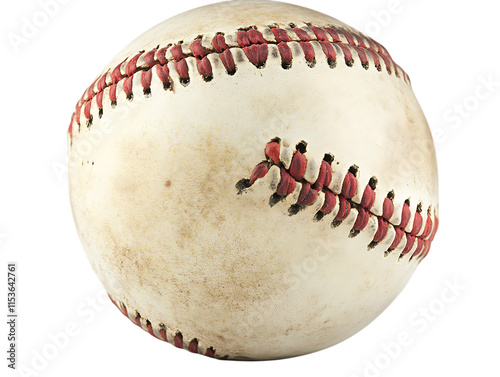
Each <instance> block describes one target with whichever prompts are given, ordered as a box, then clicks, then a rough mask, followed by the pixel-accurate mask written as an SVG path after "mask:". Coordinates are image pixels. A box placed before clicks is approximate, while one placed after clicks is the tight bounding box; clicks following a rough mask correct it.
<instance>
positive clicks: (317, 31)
mask: <svg viewBox="0 0 500 377" xmlns="http://www.w3.org/2000/svg"><path fill="white" fill-rule="evenodd" d="M231 37H232V36H227V37H226V36H225V35H224V34H222V33H217V34H216V35H215V36H214V37H213V38H212V40H211V43H210V46H207V47H205V46H204V45H203V44H204V42H205V40H204V39H203V37H202V36H199V37H198V38H197V39H195V40H194V41H193V42H192V43H191V44H189V45H187V44H183V43H179V44H175V45H172V44H169V45H167V46H166V47H163V48H159V46H158V47H157V48H155V49H153V50H150V51H148V52H146V51H141V52H139V53H138V54H136V55H135V56H133V57H131V58H127V59H125V60H124V61H123V62H122V63H120V64H118V65H117V66H116V67H114V68H113V69H110V70H108V71H107V72H106V73H104V74H103V75H101V76H100V77H98V78H97V79H96V80H95V81H94V82H93V83H92V85H90V87H89V88H88V89H87V90H86V91H85V92H84V94H83V96H82V97H81V99H80V100H79V101H78V103H77V105H76V109H75V111H74V113H73V116H72V118H71V123H70V126H69V129H68V133H69V135H70V137H72V135H73V132H74V131H75V130H74V129H73V125H75V124H76V125H77V126H78V130H80V126H81V115H82V112H83V115H84V117H85V120H86V123H87V127H90V126H91V125H92V122H93V115H92V112H91V107H92V103H93V102H95V105H96V106H97V109H98V117H99V118H101V117H102V116H103V108H104V106H103V101H104V91H105V89H108V90H109V92H108V96H109V99H110V101H111V105H112V107H114V106H116V104H117V100H118V97H117V89H118V83H120V82H121V83H122V90H123V91H124V93H125V94H126V97H127V99H128V100H133V97H134V93H133V81H134V77H135V75H140V82H141V86H142V91H143V93H144V95H145V96H146V97H147V96H150V95H151V82H152V79H153V73H154V74H155V76H156V77H157V78H158V79H159V80H160V81H161V82H162V84H163V87H164V89H165V90H171V89H172V84H173V80H172V77H171V74H170V73H171V69H174V70H175V71H176V73H177V75H178V76H179V81H180V83H181V84H182V85H184V86H186V85H189V83H190V79H191V77H190V72H189V68H188V64H187V61H186V59H187V58H195V59H196V66H197V69H198V73H199V74H200V75H201V76H202V77H203V79H204V80H205V81H207V82H209V81H211V80H212V79H213V69H212V63H211V62H210V60H209V59H208V56H210V55H211V54H217V55H218V57H219V59H220V61H221V62H222V64H223V66H224V67H225V69H226V72H227V74H228V75H234V74H235V72H236V70H237V66H236V63H235V61H234V57H233V53H232V49H233V48H241V49H242V50H243V51H244V53H245V55H246V57H247V59H248V60H249V61H250V62H251V63H252V64H253V65H254V66H255V67H257V68H263V67H264V66H265V64H266V62H267V59H268V57H269V45H274V46H276V47H277V49H278V51H279V54H280V57H281V62H282V67H283V69H290V68H291V67H292V63H293V54H292V50H291V48H290V44H291V43H298V44H299V45H300V47H301V49H302V51H303V53H304V58H305V60H306V62H307V64H308V65H309V66H310V67H311V68H312V67H314V66H315V65H316V59H317V56H316V51H315V49H314V47H313V44H312V42H315V43H318V44H319V45H320V46H321V50H322V52H323V53H324V56H325V57H326V58H327V61H328V64H329V65H330V67H331V68H335V66H336V65H337V63H338V56H343V60H344V62H345V64H346V65H347V66H349V67H353V66H354V64H355V60H357V59H359V62H360V64H361V66H362V67H363V68H364V69H369V67H370V64H373V66H374V67H375V68H376V69H377V70H378V71H382V62H383V64H384V65H385V68H386V71H387V73H388V74H389V75H391V74H392V73H393V72H394V73H395V74H396V76H398V77H401V76H402V77H403V79H404V80H405V81H406V82H407V83H410V80H409V77H408V75H407V74H406V73H405V72H404V71H403V70H402V69H401V67H399V66H398V65H397V64H396V63H395V62H394V61H393V60H392V58H391V56H390V54H389V53H388V52H387V50H386V49H385V48H384V47H383V46H382V45H381V44H379V43H378V42H376V41H374V40H373V39H371V38H368V37H365V36H362V35H360V34H356V33H353V32H349V31H347V30H345V29H344V28H337V27H333V26H329V27H324V28H320V27H317V26H313V25H308V26H307V27H301V28H299V27H296V25H293V24H291V25H290V28H279V27H278V26H270V27H269V28H264V29H263V32H261V31H259V30H257V28H256V27H252V28H248V29H247V30H239V31H238V32H237V34H236V38H235V39H236V40H235V41H233V40H234V38H231ZM205 43H206V42H205ZM369 57H370V58H369ZM370 59H371V61H370ZM169 63H171V64H170V67H169Z"/></svg>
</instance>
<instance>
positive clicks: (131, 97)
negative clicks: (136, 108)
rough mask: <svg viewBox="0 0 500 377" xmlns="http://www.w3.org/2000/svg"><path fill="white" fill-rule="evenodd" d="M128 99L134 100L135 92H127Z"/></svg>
mask: <svg viewBox="0 0 500 377" xmlns="http://www.w3.org/2000/svg"><path fill="white" fill-rule="evenodd" d="M127 100H128V101H130V102H132V101H133V100H134V94H133V93H130V94H127Z"/></svg>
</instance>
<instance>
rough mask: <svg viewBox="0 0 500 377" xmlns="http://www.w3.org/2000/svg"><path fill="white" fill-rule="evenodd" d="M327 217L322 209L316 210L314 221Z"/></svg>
mask: <svg viewBox="0 0 500 377" xmlns="http://www.w3.org/2000/svg"><path fill="white" fill-rule="evenodd" d="M324 217H325V214H324V213H323V212H321V211H318V212H316V214H315V215H314V221H321V220H323V218H324Z"/></svg>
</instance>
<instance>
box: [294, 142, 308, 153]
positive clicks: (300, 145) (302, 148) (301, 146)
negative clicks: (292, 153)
mask: <svg viewBox="0 0 500 377" xmlns="http://www.w3.org/2000/svg"><path fill="white" fill-rule="evenodd" d="M295 149H296V150H298V151H299V152H300V153H302V154H304V153H306V152H307V142H305V141H304V140H302V141H300V142H299V143H297V145H296V146H295Z"/></svg>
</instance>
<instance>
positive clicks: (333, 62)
mask: <svg viewBox="0 0 500 377" xmlns="http://www.w3.org/2000/svg"><path fill="white" fill-rule="evenodd" d="M328 66H329V67H330V68H331V69H334V68H335V67H336V66H337V61H336V60H333V59H330V58H329V59H328Z"/></svg>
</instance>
